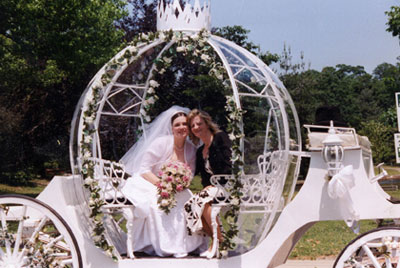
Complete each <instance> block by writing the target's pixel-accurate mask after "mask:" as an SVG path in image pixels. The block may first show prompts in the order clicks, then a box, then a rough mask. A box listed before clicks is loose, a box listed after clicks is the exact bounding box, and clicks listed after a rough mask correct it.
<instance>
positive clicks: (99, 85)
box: [90, 80, 103, 99]
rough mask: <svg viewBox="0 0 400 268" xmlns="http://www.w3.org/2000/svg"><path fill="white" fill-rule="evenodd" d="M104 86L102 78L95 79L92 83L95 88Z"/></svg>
mask: <svg viewBox="0 0 400 268" xmlns="http://www.w3.org/2000/svg"><path fill="white" fill-rule="evenodd" d="M102 87H103V83H102V82H101V81H100V80H96V81H94V82H93V84H92V88H93V89H95V88H102ZM90 95H91V97H92V99H93V95H92V94H90Z"/></svg>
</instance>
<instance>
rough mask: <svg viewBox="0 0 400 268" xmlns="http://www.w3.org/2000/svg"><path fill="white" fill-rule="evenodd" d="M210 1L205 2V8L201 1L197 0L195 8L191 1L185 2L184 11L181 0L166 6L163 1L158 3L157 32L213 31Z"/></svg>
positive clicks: (186, 0) (204, 0) (205, 0)
mask: <svg viewBox="0 0 400 268" xmlns="http://www.w3.org/2000/svg"><path fill="white" fill-rule="evenodd" d="M210 1H211V0H203V2H204V4H203V7H202V6H201V5H200V0H195V3H194V6H192V5H191V4H190V0H185V2H186V4H185V7H184V8H183V9H182V6H181V4H180V3H179V0H174V1H173V2H172V3H167V4H164V1H163V0H159V1H158V6H157V30H158V31H166V30H174V31H200V30H201V29H207V30H210V29H211V12H210V7H211V5H210Z"/></svg>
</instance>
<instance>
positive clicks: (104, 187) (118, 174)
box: [90, 158, 129, 205]
mask: <svg viewBox="0 0 400 268" xmlns="http://www.w3.org/2000/svg"><path fill="white" fill-rule="evenodd" d="M90 160H91V161H93V162H94V178H95V179H96V180H98V183H99V186H100V188H101V193H100V194H101V196H102V198H103V200H104V202H105V203H106V204H109V205H110V204H113V205H117V204H125V203H126V202H127V199H126V197H125V196H124V194H123V193H122V192H121V189H122V187H123V186H124V185H125V180H126V179H127V178H128V177H129V175H128V174H127V173H126V172H125V167H124V165H123V164H121V163H117V162H113V161H109V160H104V159H101V158H91V159H90Z"/></svg>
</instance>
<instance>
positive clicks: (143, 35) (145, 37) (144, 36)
mask: <svg viewBox="0 0 400 268" xmlns="http://www.w3.org/2000/svg"><path fill="white" fill-rule="evenodd" d="M140 38H141V39H143V40H147V39H148V38H149V37H148V35H147V34H142V35H141V36H140Z"/></svg>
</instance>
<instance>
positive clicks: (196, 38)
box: [190, 33, 199, 41]
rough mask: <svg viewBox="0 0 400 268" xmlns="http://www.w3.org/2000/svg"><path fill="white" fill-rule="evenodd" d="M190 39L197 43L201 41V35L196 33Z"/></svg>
mask: <svg viewBox="0 0 400 268" xmlns="http://www.w3.org/2000/svg"><path fill="white" fill-rule="evenodd" d="M190 38H192V39H193V40H194V41H196V40H198V39H199V35H198V34H197V33H195V34H193V35H192V36H191V37H190Z"/></svg>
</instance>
